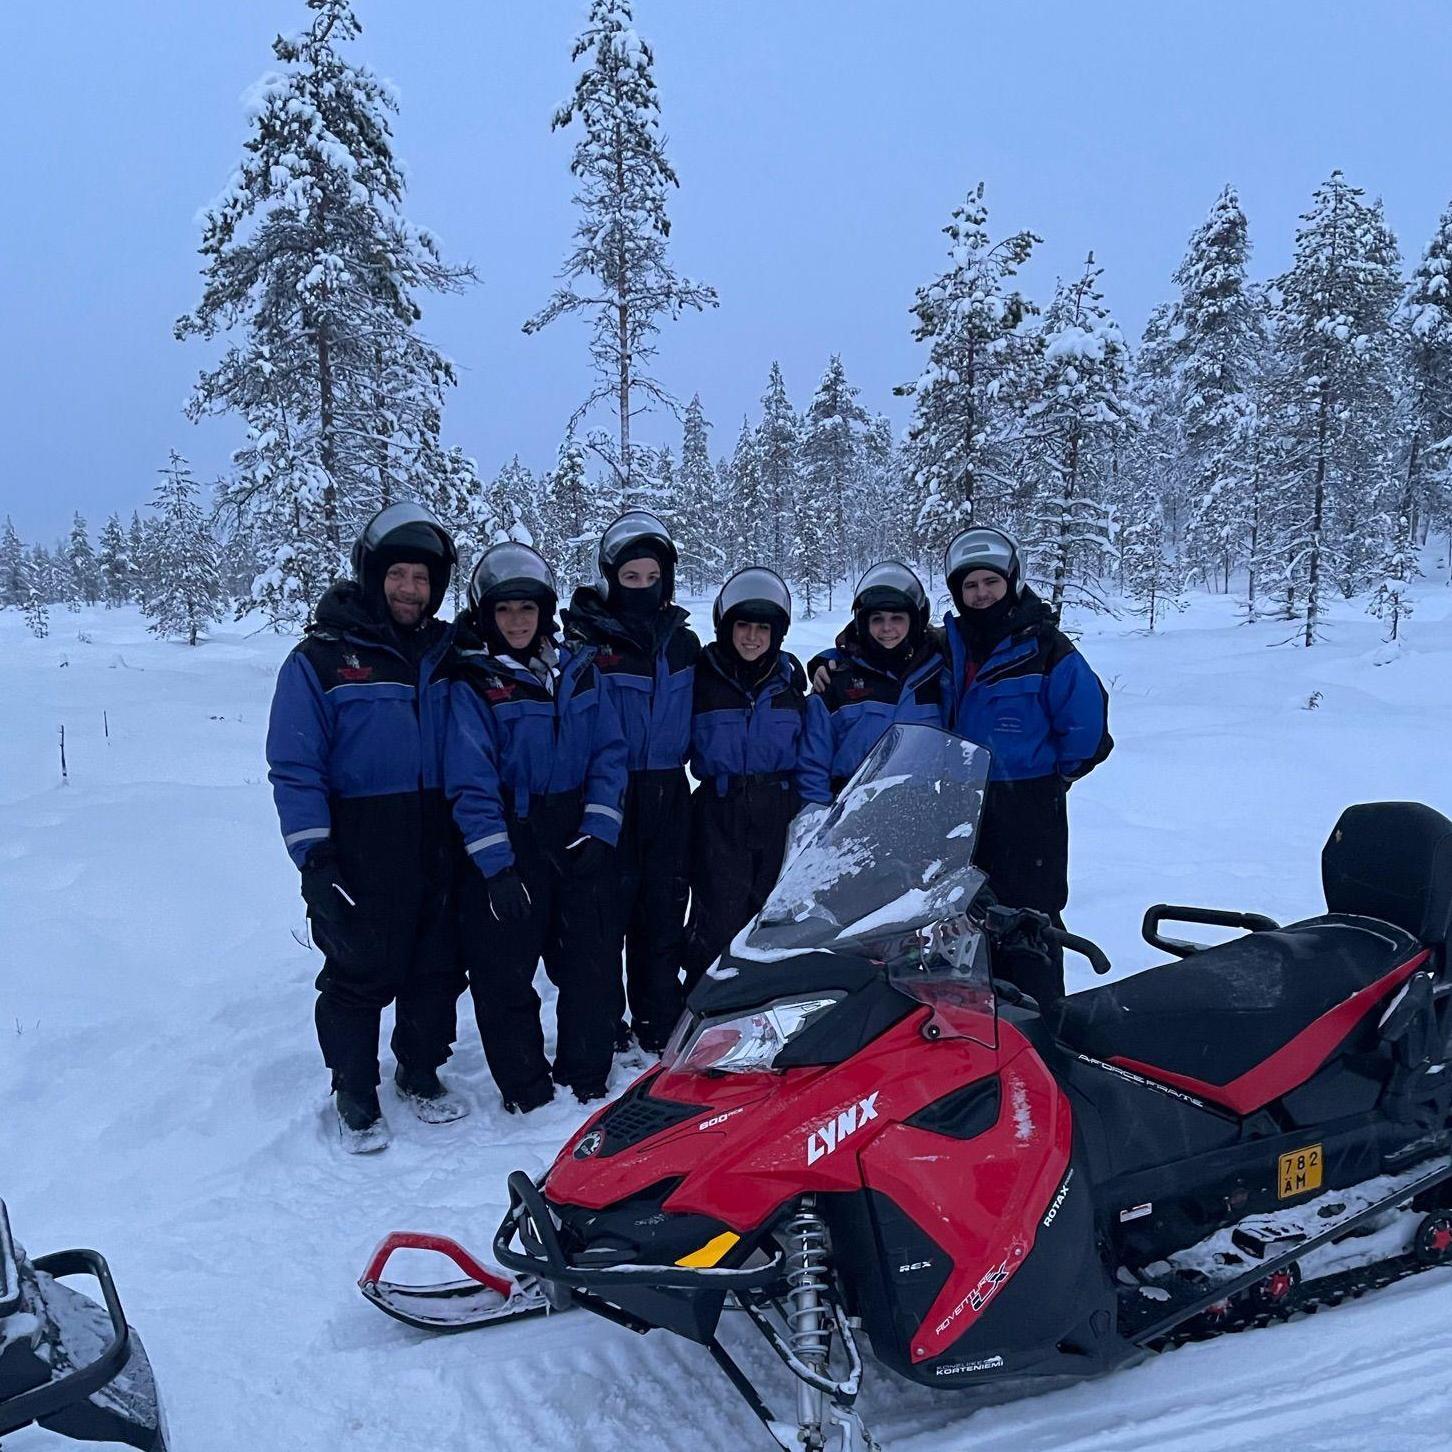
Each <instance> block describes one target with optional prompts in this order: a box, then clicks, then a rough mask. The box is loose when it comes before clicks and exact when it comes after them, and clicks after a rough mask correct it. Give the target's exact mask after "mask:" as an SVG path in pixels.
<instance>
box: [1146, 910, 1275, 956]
mask: <svg viewBox="0 0 1452 1452" xmlns="http://www.w3.org/2000/svg"><path fill="white" fill-rule="evenodd" d="M1166 921H1168V922H1172V923H1202V924H1204V925H1205V926H1206V927H1212V928H1241V929H1243V930H1244V931H1245V932H1247V933H1264V932H1273V931H1274V930H1275V929H1276V928H1278V927H1280V924H1279V923H1278V922H1277V921H1276V920H1275V919H1274V918H1268V917H1266V916H1265V914H1264V913H1237V912H1228V911H1226V910H1225V909H1224V908H1202V907H1179V906H1176V905H1175V904H1174V903H1168V902H1157V903H1155V905H1154V906H1153V907H1150V908H1146V909H1145V914H1144V923H1143V925H1142V926H1141V928H1140V932H1141V934H1142V935H1143V937H1144V940H1145V942H1146V943H1148V944H1149V945H1150V947H1151V948H1158V949H1159V950H1160V952H1162V953H1170V954H1173V955H1174V956H1175V957H1176V958H1189V957H1191V956H1192V955H1193V954H1195V953H1203V952H1204V951H1205V949H1206V948H1209V947H1213V946H1214V945H1213V944H1211V943H1192V942H1190V941H1189V940H1188V939H1186V938H1167V937H1165V936H1164V934H1163V933H1161V932H1160V926H1161V924H1162V923H1165V922H1166Z"/></svg>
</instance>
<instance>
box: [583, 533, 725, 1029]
mask: <svg viewBox="0 0 1452 1452" xmlns="http://www.w3.org/2000/svg"><path fill="white" fill-rule="evenodd" d="M676 563H677V553H676V547H675V545H674V543H673V542H672V540H671V537H670V532H669V531H668V530H667V529H666V527H665V525H664V524H662V523H661V521H660V520H659V519H657V518H656V517H655V515H653V514H651V513H650V512H649V511H648V510H644V509H632V510H627V511H626V513H624V514H622V515H621V516H620V518H619V519H617V520H616V521H615V522H614V523H613V524H612V525H611V526H610V527H609V528H608V529H607V530H606V531H605V533H604V534H603V535H602V536H601V539H600V549H599V554H598V564H599V569H600V578H599V580H598V581H597V582H596V583H595V584H593V585H582V586H580V588H579V589H577V590H576V591H575V593H574V595H573V597H572V598H571V600H570V607H569V609H568V610H567V611H566V612H565V616H564V621H565V639H566V642H567V643H571V644H579V645H581V646H590V647H593V648H594V650H595V665H596V668H597V669H598V671H599V672H600V679H601V688H602V690H604V691H605V692H606V694H607V695H608V696H609V698H610V701H611V704H612V706H613V707H614V709H615V713H616V715H617V716H618V718H619V720H620V725H621V729H622V731H623V733H624V736H625V743H626V752H627V766H628V768H629V773H630V777H629V786H628V787H627V789H626V794H625V824H624V827H623V829H622V831H621V837H620V848H619V851H618V852H617V853H616V860H615V863H614V868H613V871H614V874H615V876H614V879H613V880H612V882H611V884H610V886H611V891H610V893H609V894H608V897H609V898H610V900H611V901H612V902H613V904H614V906H615V911H616V918H615V921H614V924H613V927H612V933H613V942H614V945H615V953H616V956H617V958H618V956H619V952H620V948H621V946H622V945H623V947H624V952H625V984H624V986H623V988H620V987H619V986H617V997H616V1004H615V1007H616V1010H617V1011H616V1014H615V1017H616V1019H617V1020H618V1026H617V1030H616V1042H617V1045H618V1047H620V1048H621V1049H624V1048H627V1047H628V1046H629V1041H630V1034H631V1032H633V1033H634V1036H635V1038H636V1039H637V1040H638V1041H639V1043H640V1046H641V1048H642V1049H644V1050H645V1051H646V1052H647V1053H659V1052H660V1051H661V1050H662V1049H663V1048H664V1047H665V1043H666V1040H667V1039H668V1038H669V1037H670V1034H671V1030H672V1029H673V1028H674V1027H675V1024H676V1020H677V1018H679V1017H680V1011H681V985H680V968H681V958H682V953H683V949H684V937H685V919H686V901H687V896H688V893H689V873H690V838H689V823H690V811H689V803H690V784H689V782H688V781H687V779H686V770H685V761H686V755H687V753H688V751H689V749H690V741H691V688H692V683H693V681H694V678H695V669H696V661H697V658H698V657H699V656H700V653H701V642H700V641H699V640H698V639H697V638H696V636H695V634H694V632H693V631H692V630H691V629H690V627H689V626H688V625H687V624H686V621H687V619H688V616H687V614H686V612H685V611H684V610H683V609H681V607H680V606H678V605H676V604H675V603H674V596H675V569H676ZM627 1002H628V1005H629V1010H630V1027H629V1029H627V1027H626V1025H625V1009H626V1006H627Z"/></svg>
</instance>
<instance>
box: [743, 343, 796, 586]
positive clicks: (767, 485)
mask: <svg viewBox="0 0 1452 1452" xmlns="http://www.w3.org/2000/svg"><path fill="white" fill-rule="evenodd" d="M800 451H801V422H800V420H799V419H798V418H797V411H796V409H794V408H793V407H792V401H791V399H790V398H788V397H787V391H786V383H785V381H784V380H783V379H782V375H781V364H780V363H777V362H775V361H773V363H772V365H771V372H770V374H769V375H768V377H767V383H766V392H765V393H764V394H762V396H761V422H760V423H759V424H758V425H757V427H756V447H755V450H754V457H755V464H756V484H757V497H758V500H759V508H760V517H759V519H758V521H757V529H756V546H757V551H758V554H759V558H758V559H756V560H754V561H752V563H753V564H761V565H765V566H766V567H767V568H768V569H772V570H775V571H776V572H777V574H779V575H788V574H790V573H791V554H792V537H793V535H794V533H795V529H796V525H795V517H794V516H795V505H796V495H797V485H798V479H799V471H800V468H801V460H800V457H799V455H800Z"/></svg>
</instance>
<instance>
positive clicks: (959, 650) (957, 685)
mask: <svg viewBox="0 0 1452 1452" xmlns="http://www.w3.org/2000/svg"><path fill="white" fill-rule="evenodd" d="M943 576H944V579H946V581H947V582H948V589H949V591H950V592H951V594H952V598H953V610H952V612H951V613H950V614H949V615H948V617H947V619H946V620H945V621H944V622H943V626H944V631H945V633H946V637H947V644H948V658H949V662H950V674H951V689H950V693H949V715H948V724H949V725H950V726H951V727H952V728H953V729H954V730H955V731H957V732H959V733H960V734H961V735H963V736H966V737H967V738H968V739H969V740H970V741H976V742H978V743H979V744H980V745H983V746H986V747H987V748H988V750H989V752H990V753H991V758H992V760H991V763H990V776H989V781H988V790H987V792H986V794H985V796H984V802H983V817H982V820H981V822H980V823H979V829H978V840H977V842H976V843H975V844H974V850H973V860H974V861H975V862H976V863H977V864H978V865H979V866H980V867H982V868H983V870H984V871H985V872H987V874H988V885H989V887H990V888H991V889H992V890H993V892H994V893H995V895H996V896H997V897H998V899H999V901H1000V902H1003V903H1005V904H1007V905H1008V906H1010V907H1027V908H1034V909H1035V910H1037V911H1038V912H1042V913H1047V914H1048V915H1049V916H1050V917H1051V918H1052V919H1053V920H1054V921H1055V922H1056V923H1058V924H1060V926H1062V918H1061V917H1060V914H1061V913H1062V912H1063V910H1064V907H1065V905H1066V904H1067V903H1068V900H1069V818H1068V810H1067V804H1066V801H1065V793H1066V791H1067V789H1068V786H1069V784H1070V783H1071V782H1074V781H1077V780H1078V779H1079V778H1080V777H1082V776H1085V775H1087V774H1088V773H1089V772H1090V771H1092V770H1093V769H1094V767H1095V766H1097V765H1098V764H1099V763H1100V762H1101V761H1103V760H1104V758H1105V757H1106V756H1108V755H1109V753H1110V751H1111V749H1112V748H1113V746H1114V742H1113V740H1112V738H1111V737H1110V735H1109V729H1108V717H1107V711H1108V700H1109V698H1108V695H1107V693H1106V692H1105V690H1104V687H1103V686H1102V685H1101V684H1100V681H1099V678H1098V677H1097V676H1096V675H1095V674H1094V672H1093V671H1092V670H1091V669H1090V668H1089V666H1088V664H1087V662H1086V661H1085V660H1084V657H1083V656H1082V655H1080V654H1079V652H1078V650H1076V649H1075V647H1074V645H1073V643H1072V642H1071V641H1070V640H1069V639H1068V637H1067V636H1065V635H1064V634H1063V632H1062V631H1060V630H1059V629H1058V627H1057V626H1056V625H1055V623H1054V617H1053V612H1052V611H1051V610H1050V609H1049V607H1048V606H1047V605H1045V604H1044V602H1043V601H1042V600H1040V599H1039V597H1038V596H1037V595H1036V594H1035V593H1034V592H1033V590H1032V589H1030V588H1029V586H1028V585H1027V584H1026V583H1025V582H1024V581H1023V579H1022V573H1021V567H1020V559H1019V548H1018V542H1017V541H1016V540H1015V539H1014V538H1013V536H1012V535H1010V534H1008V533H1007V532H1006V531H1004V530H1000V529H993V528H987V527H980V528H976V529H969V530H964V531H963V533H962V534H960V535H959V536H958V537H957V538H956V539H955V540H954V541H953V542H952V544H950V545H949V546H948V551H947V557H946V560H945V563H944V570H943ZM996 971H998V972H999V975H1000V976H1001V977H1006V978H1008V979H1010V980H1011V981H1013V982H1015V983H1017V984H1018V986H1019V987H1020V988H1022V989H1024V990H1025V991H1026V992H1028V993H1031V994H1033V996H1034V997H1035V998H1037V999H1038V1000H1039V1002H1040V1004H1041V1005H1043V1006H1045V1007H1047V1005H1048V1002H1049V1001H1050V1000H1052V999H1054V998H1060V997H1062V996H1063V993H1064V965H1063V957H1062V954H1059V953H1054V954H1053V955H1052V958H1051V961H1049V962H1048V963H1044V962H1043V961H1042V960H1039V959H1037V958H1034V957H1032V956H1031V955H1026V956H1024V957H1023V959H1022V961H1019V960H1010V961H1009V962H1008V963H1006V964H1000V965H998V966H997V969H996Z"/></svg>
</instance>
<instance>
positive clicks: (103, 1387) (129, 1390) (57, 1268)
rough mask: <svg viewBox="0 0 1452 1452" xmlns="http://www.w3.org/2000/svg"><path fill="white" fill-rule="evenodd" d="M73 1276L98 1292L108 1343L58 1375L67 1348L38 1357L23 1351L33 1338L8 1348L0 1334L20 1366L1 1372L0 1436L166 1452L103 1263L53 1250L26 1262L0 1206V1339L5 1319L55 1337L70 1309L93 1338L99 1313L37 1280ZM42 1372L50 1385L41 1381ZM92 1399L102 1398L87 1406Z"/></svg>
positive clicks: (135, 1345) (146, 1369) (141, 1358)
mask: <svg viewBox="0 0 1452 1452" xmlns="http://www.w3.org/2000/svg"><path fill="white" fill-rule="evenodd" d="M79 1275H88V1276H91V1277H93V1278H94V1279H95V1281H96V1282H97V1284H98V1285H99V1286H100V1288H101V1297H102V1300H103V1301H104V1303H105V1321H106V1323H107V1329H108V1332H109V1338H108V1339H107V1340H106V1341H105V1344H104V1347H103V1349H102V1350H101V1352H100V1354H99V1355H98V1356H96V1357H95V1358H94V1359H93V1360H91V1361H88V1362H86V1363H85V1364H84V1365H80V1366H74V1367H72V1369H70V1370H65V1369H64V1368H65V1366H66V1365H67V1363H68V1354H67V1353H68V1350H69V1348H68V1347H67V1346H66V1343H65V1341H64V1340H61V1341H60V1342H59V1345H58V1346H57V1347H56V1348H55V1350H53V1351H51V1352H49V1353H47V1354H46V1355H42V1356H38V1355H37V1354H36V1351H35V1350H34V1349H33V1348H32V1347H29V1346H28V1344H27V1343H32V1342H33V1341H34V1339H35V1336H36V1335H37V1334H38V1332H36V1331H32V1332H31V1333H30V1334H29V1335H28V1336H27V1335H25V1334H24V1333H22V1334H21V1335H20V1336H17V1337H14V1338H12V1339H11V1340H9V1341H7V1340H6V1338H5V1336H4V1335H3V1334H0V1354H3V1353H4V1352H5V1351H6V1350H7V1347H8V1348H9V1350H10V1353H11V1355H12V1356H13V1357H15V1358H16V1359H17V1360H18V1361H20V1362H21V1363H22V1364H21V1366H20V1367H19V1369H18V1370H16V1369H15V1368H13V1367H12V1368H11V1369H10V1370H9V1372H8V1374H6V1370H7V1365H8V1362H7V1365H0V1436H3V1435H5V1434H6V1433H8V1432H16V1431H19V1430H20V1429H21V1428H22V1427H28V1426H29V1425H30V1424H31V1423H33V1422H34V1423H39V1424H40V1425H41V1426H43V1427H46V1428H47V1429H49V1430H52V1431H55V1432H59V1433H61V1434H62V1435H63V1436H70V1437H76V1438H80V1439H82V1440H95V1441H121V1442H126V1443H128V1444H130V1445H131V1446H133V1447H137V1448H141V1449H144V1452H165V1449H166V1428H165V1423H164V1420H163V1418H162V1414H161V1409H160V1404H159V1403H158V1402H156V1401H155V1387H154V1383H153V1381H152V1377H151V1369H150V1365H149V1363H148V1362H147V1360H146V1353H145V1351H144V1350H143V1349H142V1346H141V1342H140V1340H139V1339H138V1338H136V1337H135V1336H134V1335H133V1334H132V1331H131V1328H130V1326H129V1325H128V1324H127V1322H126V1312H125V1311H124V1310H123V1309H122V1306H121V1297H120V1295H119V1293H118V1292H117V1290H116V1282H115V1279H114V1278H113V1277H112V1275H111V1268H110V1266H109V1265H108V1264H107V1263H106V1258H105V1256H103V1255H101V1254H100V1252H99V1251H94V1250H59V1251H53V1252H52V1253H51V1254H49V1255H41V1256H37V1257H35V1259H34V1260H31V1261H27V1260H25V1259H24V1257H23V1255H22V1253H21V1252H20V1251H19V1250H18V1249H17V1247H16V1245H15V1242H14V1239H13V1238H12V1236H11V1233H10V1220H9V1216H8V1215H7V1213H6V1209H5V1202H4V1201H3V1200H0V1333H3V1330H4V1326H3V1322H4V1320H5V1318H7V1317H15V1318H17V1319H19V1318H22V1317H24V1318H26V1319H27V1320H30V1321H32V1323H34V1324H38V1326H39V1327H40V1328H41V1330H43V1329H44V1327H45V1325H46V1323H47V1322H51V1329H52V1331H53V1332H54V1331H55V1329H56V1323H55V1322H54V1320H53V1318H54V1317H55V1316H57V1315H58V1314H61V1313H63V1312H64V1311H66V1310H72V1309H73V1308H75V1307H81V1308H84V1312H86V1313H93V1315H94V1318H95V1329H96V1330H99V1327H100V1324H101V1323H100V1317H101V1308H100V1307H98V1306H96V1305H95V1303H94V1302H92V1301H90V1300H88V1299H87V1298H86V1297H84V1296H82V1295H80V1294H79V1293H78V1292H75V1291H73V1290H71V1289H70V1288H68V1287H63V1286H59V1285H56V1286H54V1287H52V1288H51V1289H50V1290H48V1291H47V1290H45V1289H44V1286H43V1284H42V1282H41V1281H40V1280H39V1279H38V1277H45V1278H48V1280H49V1281H56V1282H58V1281H59V1280H60V1279H61V1278H62V1277H64V1276H79ZM12 1324H14V1323H13V1322H12ZM93 1334H94V1333H93ZM55 1351H59V1353H60V1360H59V1363H58V1365H59V1368H60V1369H61V1372H60V1374H59V1375H56V1374H55V1370H56V1365H55V1364H53V1358H54V1357H55ZM47 1371H50V1373H51V1374H50V1376H49V1378H48V1379H44V1380H40V1379H39V1378H41V1377H45V1375H46V1372H47ZM17 1378H18V1386H19V1389H17V1390H14V1391H12V1392H10V1394H9V1395H7V1394H6V1392H7V1389H8V1387H7V1383H9V1384H10V1385H15V1384H16V1379H17ZM37 1381H38V1384H36V1382H37ZM27 1383H30V1384H27ZM97 1393H105V1395H103V1396H102V1397H101V1398H98V1399H97V1400H92V1399H93V1398H95V1397H96V1394H97Z"/></svg>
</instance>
